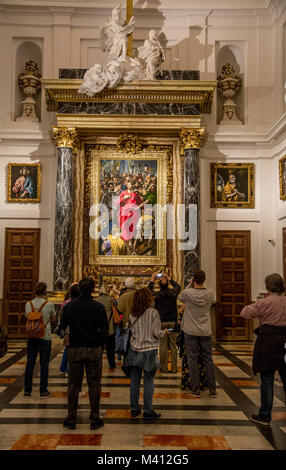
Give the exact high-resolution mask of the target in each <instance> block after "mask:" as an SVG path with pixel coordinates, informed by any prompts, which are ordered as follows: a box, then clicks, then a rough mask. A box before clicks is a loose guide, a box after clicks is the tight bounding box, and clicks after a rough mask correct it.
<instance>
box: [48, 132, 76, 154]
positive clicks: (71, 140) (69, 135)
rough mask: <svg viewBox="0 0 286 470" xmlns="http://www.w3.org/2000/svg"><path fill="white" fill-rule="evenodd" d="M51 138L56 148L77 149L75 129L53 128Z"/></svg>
mask: <svg viewBox="0 0 286 470" xmlns="http://www.w3.org/2000/svg"><path fill="white" fill-rule="evenodd" d="M53 136H54V140H55V142H56V146H57V147H58V148H60V147H64V148H72V149H73V150H74V151H75V150H76V149H77V146H78V141H79V138H78V133H77V130H76V128H75V127H53Z"/></svg>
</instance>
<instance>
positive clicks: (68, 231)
mask: <svg viewBox="0 0 286 470" xmlns="http://www.w3.org/2000/svg"><path fill="white" fill-rule="evenodd" d="M53 134H54V139H55V142H56V146H57V151H58V169H57V188H56V218H55V241H54V289H55V290H66V289H67V288H68V287H69V285H70V282H71V277H72V253H73V249H72V239H73V238H72V237H73V230H72V224H73V152H74V150H75V149H76V148H77V143H78V135H77V132H76V129H75V128H65V127H54V128H53Z"/></svg>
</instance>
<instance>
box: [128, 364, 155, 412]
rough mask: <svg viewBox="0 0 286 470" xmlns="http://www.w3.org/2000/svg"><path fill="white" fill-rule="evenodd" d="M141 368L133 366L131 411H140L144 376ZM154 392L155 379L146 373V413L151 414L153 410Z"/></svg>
mask: <svg viewBox="0 0 286 470" xmlns="http://www.w3.org/2000/svg"><path fill="white" fill-rule="evenodd" d="M142 370H143V369H141V368H140V367H134V366H131V382H130V406H131V411H136V410H139V409H140V408H139V395H140V382H141V376H142ZM153 392H154V378H153V377H151V376H150V375H149V374H147V372H146V371H144V412H145V413H151V412H152V410H153V405H152V401H153Z"/></svg>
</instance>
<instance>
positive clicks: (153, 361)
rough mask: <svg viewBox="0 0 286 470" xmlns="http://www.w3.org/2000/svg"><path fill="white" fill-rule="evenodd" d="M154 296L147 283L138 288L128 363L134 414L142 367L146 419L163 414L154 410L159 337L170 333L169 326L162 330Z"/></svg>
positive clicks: (134, 303)
mask: <svg viewBox="0 0 286 470" xmlns="http://www.w3.org/2000/svg"><path fill="white" fill-rule="evenodd" d="M153 306H154V298H153V295H152V293H151V291H150V290H149V289H147V288H146V287H145V288H143V289H139V290H138V291H136V292H135V294H134V298H133V303H132V308H131V315H130V317H129V327H130V333H131V337H130V349H129V351H128V354H127V357H126V360H125V366H127V367H129V368H130V376H131V383H130V404H131V416H132V417H136V416H138V415H140V414H141V410H140V408H139V394H140V382H141V376H142V371H144V413H143V419H144V420H152V419H156V418H160V416H161V415H160V414H158V413H156V412H155V411H154V410H153V405H152V401H153V391H154V376H155V374H156V371H157V369H158V368H159V367H160V364H159V361H158V348H159V344H160V338H161V337H162V336H164V335H165V334H168V331H167V330H161V320H160V316H159V312H158V311H157V310H155V309H154V308H153Z"/></svg>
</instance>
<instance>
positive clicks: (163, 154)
mask: <svg viewBox="0 0 286 470" xmlns="http://www.w3.org/2000/svg"><path fill="white" fill-rule="evenodd" d="M168 164H169V153H168V152H167V151H164V150H163V151H157V150H152V149H150V150H149V149H148V148H147V149H144V150H142V151H135V152H131V151H130V152H127V151H121V150H114V149H108V146H107V147H106V148H105V149H104V150H101V149H99V150H92V151H91V161H90V166H91V168H90V169H91V179H90V207H97V205H98V204H104V205H105V207H106V206H107V207H108V212H109V214H110V219H109V227H108V234H107V236H106V235H104V236H102V237H100V238H99V239H98V238H97V239H95V238H94V237H92V236H90V238H89V240H90V242H89V264H90V265H94V264H95V265H114V264H117V265H126V264H129V265H144V266H146V265H164V264H166V250H167V240H166V215H165V214H163V215H162V214H160V216H162V219H161V220H162V226H161V237H160V238H159V239H156V238H155V234H154V224H155V222H154V221H155V217H156V216H155V213H154V214H153V215H152V220H151V219H150V220H151V222H150V223H151V226H152V236H151V238H150V239H149V240H147V239H144V237H143V232H141V230H142V229H141V227H142V225H140V224H142V222H144V220H146V219H147V218H148V217H150V216H148V215H146V214H147V213H145V202H146V203H148V204H151V205H153V206H154V205H155V204H158V205H159V206H165V204H166V203H167V200H168V199H167V194H168ZM112 196H115V197H117V200H118V202H117V203H116V204H117V206H116V207H117V209H116V207H115V209H114V208H113V209H112ZM126 198H127V199H126ZM125 201H130V202H129V203H130V204H132V203H133V204H135V205H137V206H138V208H139V210H138V218H136V220H135V222H134V228H133V224H132V225H131V229H132V230H134V233H135V231H136V230H137V233H138V230H139V232H140V233H139V236H138V237H135V236H134V235H133V237H131V238H129V237H128V233H127V232H128V230H129V228H128V224H127V222H128V220H127V219H128V216H126V217H125V216H124V214H123V212H122V210H123V207H124V205H125ZM147 201H148V202H147ZM114 211H115V212H116V211H117V213H116V215H115V218H114V219H112V216H113V213H114ZM135 211H136V210H135ZM111 214H112V216H111ZM97 215H98V212H97V214H93V215H92V216H90V226H92V223H93V222H94V221H95V219H97ZM114 220H115V222H114ZM105 223H106V222H105ZM125 224H126V225H125ZM135 224H136V225H135ZM138 227H139V228H138ZM90 233H91V232H90ZM132 233H133V232H132Z"/></svg>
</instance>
